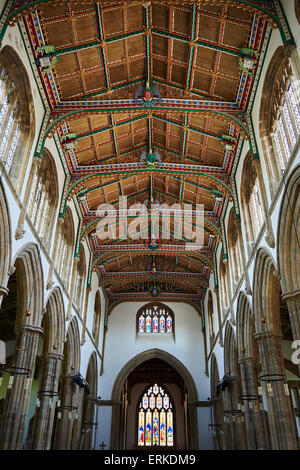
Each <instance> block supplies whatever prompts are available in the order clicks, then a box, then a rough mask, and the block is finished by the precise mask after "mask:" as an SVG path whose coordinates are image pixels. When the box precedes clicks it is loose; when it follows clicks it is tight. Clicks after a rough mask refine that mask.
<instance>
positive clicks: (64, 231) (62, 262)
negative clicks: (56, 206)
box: [54, 207, 74, 288]
mask: <svg viewBox="0 0 300 470" xmlns="http://www.w3.org/2000/svg"><path fill="white" fill-rule="evenodd" d="M73 245H74V224H73V218H72V214H71V211H70V209H69V207H67V210H66V215H65V218H64V220H63V221H59V222H58V226H57V244H56V254H55V258H54V259H55V261H54V263H55V269H56V271H57V274H58V275H59V277H60V278H61V280H62V281H63V282H64V284H65V287H66V288H67V287H68V280H69V277H70V269H71V265H72V262H71V261H72V255H73Z"/></svg>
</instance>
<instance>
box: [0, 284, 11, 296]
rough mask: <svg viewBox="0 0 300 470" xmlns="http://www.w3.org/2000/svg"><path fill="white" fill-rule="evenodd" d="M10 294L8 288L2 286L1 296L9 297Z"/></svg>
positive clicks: (0, 287) (0, 288) (0, 289)
mask: <svg viewBox="0 0 300 470" xmlns="http://www.w3.org/2000/svg"><path fill="white" fill-rule="evenodd" d="M8 292H9V290H8V289H7V287H4V286H0V296H1V295H2V296H3V297H4V296H5V295H8Z"/></svg>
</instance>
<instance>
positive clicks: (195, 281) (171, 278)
mask: <svg viewBox="0 0 300 470" xmlns="http://www.w3.org/2000/svg"><path fill="white" fill-rule="evenodd" d="M118 274H119V273H117V272H116V280H115V281H112V280H111V279H105V278H100V280H99V282H100V284H101V285H105V286H106V287H110V286H115V285H116V284H120V283H121V282H124V281H132V282H139V281H142V282H166V283H167V282H169V281H174V282H176V281H178V280H179V281H185V282H187V283H188V284H190V285H191V286H194V287H202V288H204V289H206V288H207V287H208V283H207V282H205V281H203V280H201V279H198V277H196V276H195V278H194V279H193V278H192V279H190V278H186V277H185V276H182V278H180V276H179V278H178V277H174V276H172V274H170V275H169V276H168V277H164V276H163V275H162V274H161V275H159V274H157V275H156V276H155V277H154V276H153V277H150V276H149V277H148V279H145V278H144V279H143V278H141V279H140V278H137V279H130V278H128V279H126V278H125V277H123V276H119V277H118ZM167 274H168V273H167ZM191 274H192V275H193V273H191Z"/></svg>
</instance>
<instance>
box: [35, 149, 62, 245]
mask: <svg viewBox="0 0 300 470" xmlns="http://www.w3.org/2000/svg"><path fill="white" fill-rule="evenodd" d="M57 202H58V183H57V173H56V169H55V164H54V162H53V159H52V157H51V155H50V154H49V152H48V151H46V150H45V152H44V156H43V159H42V161H41V162H40V164H39V165H38V166H36V167H35V169H34V174H33V175H32V181H31V188H30V193H29V200H28V215H29V217H30V219H31V222H32V224H33V226H34V228H35V230H36V231H37V233H38V235H39V236H40V238H42V239H43V241H44V244H45V245H46V246H47V244H48V243H49V241H50V237H51V231H50V230H49V227H52V225H53V219H54V216H55V211H56V208H57Z"/></svg>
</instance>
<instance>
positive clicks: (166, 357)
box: [110, 348, 198, 449]
mask: <svg viewBox="0 0 300 470" xmlns="http://www.w3.org/2000/svg"><path fill="white" fill-rule="evenodd" d="M154 358H157V359H161V360H163V361H165V362H167V363H168V364H170V365H171V366H172V367H174V369H175V370H176V371H177V372H178V374H179V375H180V376H181V377H182V379H183V381H184V383H185V385H186V387H187V391H188V403H189V404H190V405H192V404H193V403H195V402H196V401H197V400H198V392H197V388H196V385H195V382H194V379H193V377H192V376H191V374H190V372H189V371H188V369H187V368H186V367H185V366H184V365H183V364H182V363H181V362H180V361H179V360H178V359H176V358H175V357H174V356H172V355H171V354H169V353H167V352H166V351H162V350H161V349H156V348H155V349H149V350H148V351H144V352H143V353H141V354H139V355H137V356H135V357H133V358H132V359H131V360H130V361H129V362H127V364H125V366H123V368H122V369H121V370H120V372H119V374H118V376H117V378H116V380H115V383H114V386H113V390H112V395H111V399H112V402H113V409H112V420H111V423H112V426H111V442H110V449H117V448H118V440H119V435H118V434H119V432H120V429H119V428H118V423H119V416H120V402H121V393H122V388H123V386H124V383H125V381H126V378H127V377H128V375H129V374H130V373H131V372H132V371H133V370H134V369H135V368H136V367H138V366H139V365H140V364H142V363H143V362H145V361H148V360H150V359H154ZM188 413H189V416H188V417H189V420H188V422H189V423H188V425H189V439H190V443H189V448H190V449H197V448H198V432H197V410H196V408H195V407H194V406H189V407H188ZM116 423H117V425H116Z"/></svg>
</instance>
